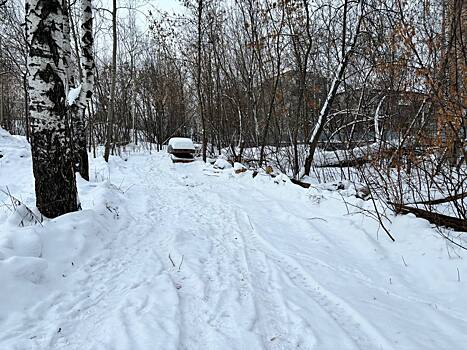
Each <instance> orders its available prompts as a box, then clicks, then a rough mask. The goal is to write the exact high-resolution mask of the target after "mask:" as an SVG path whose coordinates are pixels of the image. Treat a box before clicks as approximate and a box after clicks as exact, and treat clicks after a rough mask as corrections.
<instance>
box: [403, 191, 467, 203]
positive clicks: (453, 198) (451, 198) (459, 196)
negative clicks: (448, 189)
mask: <svg viewBox="0 0 467 350" xmlns="http://www.w3.org/2000/svg"><path fill="white" fill-rule="evenodd" d="M466 197H467V192H465V193H458V194H456V195H454V196H448V197H446V198H439V199H432V200H429V201H421V202H414V203H411V204H413V205H417V204H422V205H437V204H443V203H449V202H454V201H457V200H459V199H464V198H466Z"/></svg>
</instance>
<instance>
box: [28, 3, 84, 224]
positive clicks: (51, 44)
mask: <svg viewBox="0 0 467 350" xmlns="http://www.w3.org/2000/svg"><path fill="white" fill-rule="evenodd" d="M26 16H27V17H26V20H27V28H28V42H29V44H30V49H29V55H28V69H29V79H28V83H29V94H30V108H29V110H30V116H31V141H32V142H31V150H32V162H33V172H34V178H35V190H36V206H37V208H38V209H39V211H40V212H41V213H42V214H43V215H44V216H46V217H49V218H54V217H57V216H59V215H62V214H65V213H69V212H72V211H76V210H78V200H77V199H78V198H77V190H76V179H75V173H74V169H73V153H72V150H71V142H70V141H71V140H70V138H71V134H70V125H69V121H68V120H67V107H66V102H65V97H66V91H65V79H66V72H65V69H64V67H63V61H62V59H61V57H62V54H63V47H62V45H63V8H62V2H61V0H29V1H27V2H26Z"/></svg>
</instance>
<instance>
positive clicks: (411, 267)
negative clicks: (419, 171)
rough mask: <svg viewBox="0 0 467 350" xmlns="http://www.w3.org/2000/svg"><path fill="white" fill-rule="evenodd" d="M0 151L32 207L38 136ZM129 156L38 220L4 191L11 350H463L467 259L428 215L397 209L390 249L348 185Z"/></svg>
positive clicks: (99, 169)
mask: <svg viewBox="0 0 467 350" xmlns="http://www.w3.org/2000/svg"><path fill="white" fill-rule="evenodd" d="M0 153H2V154H3V157H2V158H0V189H1V190H5V191H7V192H8V191H9V192H10V193H11V195H13V196H15V197H16V198H18V199H19V200H20V201H21V202H22V203H24V204H25V205H26V206H27V207H29V208H31V209H32V208H33V204H34V192H33V178H32V170H31V158H30V154H29V150H28V145H27V143H26V142H25V141H24V139H22V138H19V137H11V136H10V135H8V134H6V133H5V132H4V131H1V130H0ZM124 158H125V159H122V158H119V157H113V158H111V160H110V163H109V165H107V164H105V163H104V162H103V161H102V160H101V159H100V158H99V159H95V160H93V159H91V166H90V168H91V181H90V182H89V183H87V182H85V181H82V180H79V181H78V185H79V194H80V199H81V202H82V207H83V210H82V211H80V212H77V213H71V214H68V215H64V216H62V217H59V218H57V219H54V220H46V221H45V222H43V223H42V225H41V224H37V223H36V224H35V219H34V218H35V215H36V214H34V215H32V214H31V212H30V211H28V210H27V209H26V206H21V205H20V206H19V207H18V208H17V210H16V211H15V210H13V208H12V205H11V203H12V202H11V200H12V199H11V198H9V196H7V195H6V194H4V193H2V194H0V200H1V201H2V202H3V203H4V205H3V206H2V207H0V281H1V283H2V285H1V288H0V349H2V350H3V349H20V350H23V349H24V350H26V349H67V350H74V349H76V350H88V349H89V350H104V349H106V350H138V349H147V350H153V349H164V350H166V349H180V350H183V349H203V350H208V349H320V350H325V349H330V350H335V349H424V350H425V349H436V350H439V349H465V348H466V344H467V332H466V330H467V285H466V282H465V280H467V266H466V264H465V259H464V258H465V253H464V252H463V251H460V250H457V249H454V248H453V247H450V246H448V245H447V243H446V241H444V240H443V239H442V238H440V236H439V235H438V234H437V233H436V231H435V230H434V229H432V228H431V227H430V225H429V224H428V223H427V222H426V221H424V220H421V219H417V218H414V217H412V216H401V217H394V218H392V224H391V225H390V229H391V231H392V233H393V234H394V235H395V238H396V242H395V243H393V242H391V241H390V240H389V239H388V238H387V236H386V235H385V233H384V232H383V231H382V230H378V224H377V223H376V222H375V221H374V220H372V219H371V218H368V217H367V216H365V215H364V213H362V212H361V210H359V209H356V208H355V207H354V206H353V205H358V206H361V207H362V208H369V206H370V205H371V203H367V202H363V201H362V200H360V199H357V198H355V197H354V196H352V195H351V194H352V193H351V191H350V190H343V191H339V192H338V191H328V190H326V188H327V187H326V186H321V187H320V186H315V187H313V188H312V189H310V190H305V189H303V188H301V187H298V186H296V185H293V184H291V183H290V182H289V181H288V180H287V178H286V177H284V176H279V177H276V178H271V177H269V176H266V175H261V174H259V175H257V176H256V177H254V178H253V177H252V173H251V172H250V171H246V172H242V173H239V174H236V173H235V170H234V169H233V168H226V169H223V170H222V169H215V168H213V167H211V166H210V165H204V164H203V163H202V162H194V163H191V164H172V163H171V161H170V158H169V157H168V155H167V154H166V153H162V152H161V153H153V154H149V153H147V152H141V153H130V154H126V155H125V157H124ZM343 198H345V200H346V201H347V202H348V204H347V205H346V204H345V203H344V201H343ZM16 204H17V203H16ZM33 213H34V210H33ZM459 277H460V281H459V280H458V278H459Z"/></svg>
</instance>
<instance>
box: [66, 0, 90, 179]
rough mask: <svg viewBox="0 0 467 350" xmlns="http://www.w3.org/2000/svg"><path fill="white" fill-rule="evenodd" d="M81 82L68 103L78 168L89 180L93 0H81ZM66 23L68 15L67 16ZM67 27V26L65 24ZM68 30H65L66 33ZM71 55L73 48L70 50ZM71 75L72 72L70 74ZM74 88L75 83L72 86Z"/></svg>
mask: <svg viewBox="0 0 467 350" xmlns="http://www.w3.org/2000/svg"><path fill="white" fill-rule="evenodd" d="M81 13H82V20H81V22H82V24H81V32H82V33H81V56H80V57H81V71H82V72H83V74H81V82H80V85H79V86H78V87H76V88H74V89H71V90H70V92H69V95H68V103H69V104H70V109H71V120H72V123H73V147H74V155H75V162H76V164H77V170H78V172H79V173H80V175H81V177H82V178H83V179H85V180H89V161H88V153H87V150H86V145H87V140H86V120H85V115H86V109H87V107H88V104H89V103H90V101H91V97H92V93H93V88H94V68H95V64H94V57H93V43H94V38H93V33H92V28H93V17H92V0H82V1H81ZM65 23H66V17H65ZM65 28H66V26H65ZM66 33H67V31H65V34H66ZM66 36H67V37H68V41H66V40H65V42H66V43H65V47H68V48H69V47H70V43H69V34H68V35H66ZM66 52H70V55H69V56H71V49H70V50H69V51H66ZM69 75H71V74H69ZM70 88H73V85H71V86H70Z"/></svg>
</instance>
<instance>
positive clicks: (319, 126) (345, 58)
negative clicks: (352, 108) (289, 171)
mask: <svg viewBox="0 0 467 350" xmlns="http://www.w3.org/2000/svg"><path fill="white" fill-rule="evenodd" d="M348 3H349V0H345V4H344V27H343V34H342V58H341V60H340V62H339V66H338V67H337V73H336V76H335V77H334V80H333V81H332V84H331V88H330V89H329V92H328V95H327V97H326V100H325V101H324V105H323V107H322V108H321V111H320V113H319V116H318V122H317V123H316V125H315V128H314V129H313V133H312V135H311V138H310V141H309V143H308V145H309V151H308V155H307V157H306V160H305V171H304V174H305V175H310V169H311V163H312V162H313V157H314V154H315V151H316V146H317V145H318V141H319V138H320V136H321V133H322V132H323V129H324V124H326V121H327V119H328V115H329V112H330V110H331V106H332V103H333V102H334V98H335V97H336V94H337V89H338V88H339V85H340V84H341V82H342V78H343V77H344V73H345V70H346V68H347V64H348V63H349V59H350V56H351V55H352V53H353V50H354V48H355V45H356V43H357V38H358V36H359V35H360V26H361V24H362V20H363V0H360V1H359V3H358V6H359V15H358V22H357V26H356V28H355V33H354V35H353V38H352V42H351V43H350V46H349V48H348V49H347V50H346V49H345V46H346V40H345V37H346V22H347V16H348V13H347V12H348Z"/></svg>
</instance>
